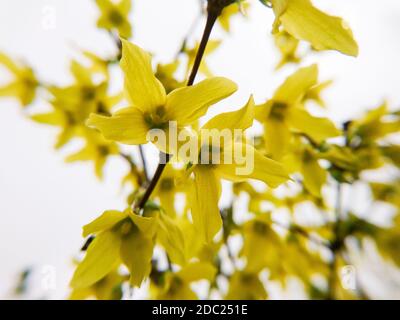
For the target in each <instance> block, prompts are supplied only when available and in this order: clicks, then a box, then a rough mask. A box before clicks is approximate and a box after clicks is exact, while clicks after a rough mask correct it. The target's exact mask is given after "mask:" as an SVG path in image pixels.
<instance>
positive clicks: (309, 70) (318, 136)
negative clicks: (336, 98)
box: [256, 65, 340, 159]
mask: <svg viewBox="0 0 400 320" xmlns="http://www.w3.org/2000/svg"><path fill="white" fill-rule="evenodd" d="M317 78H318V67H317V66H316V65H312V66H310V67H306V68H301V69H299V70H298V71H297V72H295V73H294V74H293V75H291V76H290V77H288V78H287V79H286V81H285V82H284V83H283V84H282V85H281V86H280V87H279V88H278V89H277V90H276V91H275V94H274V96H273V98H272V99H271V100H268V101H267V102H266V103H265V104H263V105H261V106H259V107H257V108H256V119H257V120H258V121H260V122H261V123H263V124H264V128H265V137H264V138H265V143H266V148H267V152H268V154H270V155H271V156H272V157H273V158H275V159H280V158H281V157H282V156H283V155H284V154H285V153H286V152H287V151H288V147H289V145H290V141H291V139H292V131H294V132H300V133H304V134H306V135H308V136H309V137H311V138H312V139H313V140H314V141H316V142H322V141H323V140H325V139H327V138H331V137H335V136H338V135H339V134H340V132H339V130H338V129H336V127H335V126H334V124H333V123H332V122H331V121H330V120H328V119H326V118H317V117H314V116H312V115H311V114H310V113H309V112H308V111H307V110H306V109H305V108H304V106H303V103H302V102H303V98H304V96H305V94H306V93H307V92H308V91H309V90H310V89H311V88H312V87H314V86H315V85H316V83H317Z"/></svg>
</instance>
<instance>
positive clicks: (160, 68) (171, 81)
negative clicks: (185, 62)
mask: <svg viewBox="0 0 400 320" xmlns="http://www.w3.org/2000/svg"><path fill="white" fill-rule="evenodd" d="M178 67H179V61H178V60H175V61H173V62H171V63H167V64H161V63H159V64H158V65H157V70H156V74H155V76H156V77H157V79H158V80H160V82H161V83H162V84H163V86H164V88H165V91H166V93H170V92H171V91H173V90H175V89H178V88H180V87H184V86H185V84H184V83H183V82H182V81H178V80H177V79H176V78H175V73H176V71H177V70H178Z"/></svg>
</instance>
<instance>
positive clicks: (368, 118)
mask: <svg viewBox="0 0 400 320" xmlns="http://www.w3.org/2000/svg"><path fill="white" fill-rule="evenodd" d="M399 131H400V118H399V117H393V116H390V115H389V110H388V106H387V103H386V102H384V103H383V104H382V105H380V106H379V107H378V108H376V109H373V110H371V111H369V112H368V113H367V114H366V115H365V116H364V117H363V118H361V119H360V120H356V121H353V122H351V123H350V126H349V129H348V138H349V139H350V140H352V142H354V143H356V144H357V146H360V145H366V144H370V143H375V142H377V140H378V139H381V138H384V137H386V136H387V135H389V134H392V133H398V132H399ZM350 143H351V142H350Z"/></svg>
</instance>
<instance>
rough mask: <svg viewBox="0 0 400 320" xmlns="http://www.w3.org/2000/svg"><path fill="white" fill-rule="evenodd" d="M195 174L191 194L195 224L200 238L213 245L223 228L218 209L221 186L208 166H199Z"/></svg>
mask: <svg viewBox="0 0 400 320" xmlns="http://www.w3.org/2000/svg"><path fill="white" fill-rule="evenodd" d="M194 174H195V181H194V188H193V191H192V192H191V197H192V199H191V209H192V219H193V224H194V227H195V228H196V230H197V231H198V232H199V237H201V238H202V239H203V241H206V242H207V243H211V242H212V241H213V238H214V236H215V235H216V234H217V232H218V231H219V230H220V229H221V227H222V219H221V216H220V213H219V208H218V201H219V197H220V193H221V186H220V182H219V180H218V179H217V177H216V176H215V174H214V171H213V170H212V169H211V168H209V167H207V166H204V167H203V166H202V165H199V166H197V167H196V169H195V171H194Z"/></svg>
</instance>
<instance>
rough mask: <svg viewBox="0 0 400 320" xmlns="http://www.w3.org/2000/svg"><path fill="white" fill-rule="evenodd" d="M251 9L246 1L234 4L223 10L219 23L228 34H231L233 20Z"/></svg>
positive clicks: (241, 0)
mask: <svg viewBox="0 0 400 320" xmlns="http://www.w3.org/2000/svg"><path fill="white" fill-rule="evenodd" d="M249 7H250V3H248V2H244V0H239V1H236V3H232V4H231V5H229V6H227V7H225V8H224V9H223V10H222V12H221V14H220V16H219V17H218V20H217V21H218V22H219V24H220V25H221V27H222V28H223V29H224V30H225V31H226V32H229V31H230V29H231V19H232V18H233V17H234V16H236V15H238V14H242V13H243V12H244V11H247V10H248V8H249Z"/></svg>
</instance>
